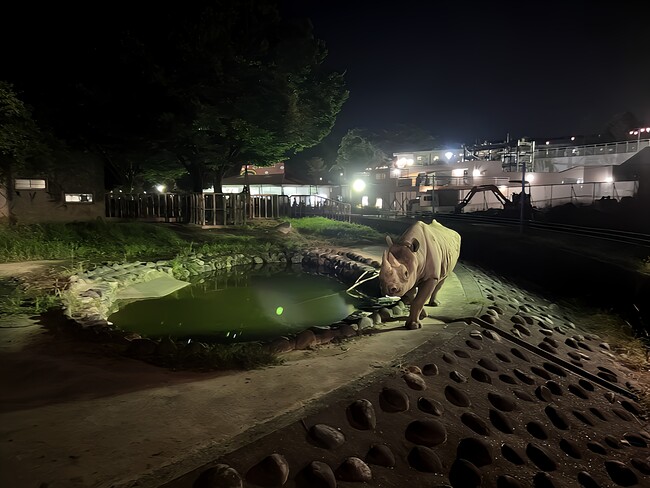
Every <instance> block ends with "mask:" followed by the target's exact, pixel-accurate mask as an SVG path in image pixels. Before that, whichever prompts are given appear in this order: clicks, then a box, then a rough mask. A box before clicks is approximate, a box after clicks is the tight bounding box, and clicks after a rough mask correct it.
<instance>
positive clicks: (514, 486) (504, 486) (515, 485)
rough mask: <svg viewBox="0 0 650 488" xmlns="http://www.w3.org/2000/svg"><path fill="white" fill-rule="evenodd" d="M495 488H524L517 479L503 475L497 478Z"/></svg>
mask: <svg viewBox="0 0 650 488" xmlns="http://www.w3.org/2000/svg"><path fill="white" fill-rule="evenodd" d="M497 488H524V485H522V484H521V483H520V482H519V480H517V478H513V477H512V476H510V475H507V474H504V475H501V476H499V477H498V478H497Z"/></svg>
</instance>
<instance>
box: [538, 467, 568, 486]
mask: <svg viewBox="0 0 650 488" xmlns="http://www.w3.org/2000/svg"><path fill="white" fill-rule="evenodd" d="M561 487H563V485H559V484H556V483H555V479H554V478H553V477H552V476H551V475H550V474H548V473H544V472H543V471H540V472H539V473H537V474H536V475H535V476H533V488H561Z"/></svg>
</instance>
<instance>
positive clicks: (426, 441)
mask: <svg viewBox="0 0 650 488" xmlns="http://www.w3.org/2000/svg"><path fill="white" fill-rule="evenodd" d="M405 436H406V438H407V439H408V440H409V441H411V442H413V443H414V444H418V445H421V446H426V447H433V446H437V445H439V444H442V443H444V442H445V441H446V440H447V429H445V426H444V425H442V424H441V423H440V422H438V421H437V420H432V419H426V420H414V421H413V422H411V423H410V424H409V425H408V427H407V428H406V433H405Z"/></svg>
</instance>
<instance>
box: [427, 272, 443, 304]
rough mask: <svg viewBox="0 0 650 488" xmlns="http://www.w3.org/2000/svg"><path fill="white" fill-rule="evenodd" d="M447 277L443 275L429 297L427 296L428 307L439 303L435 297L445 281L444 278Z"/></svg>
mask: <svg viewBox="0 0 650 488" xmlns="http://www.w3.org/2000/svg"><path fill="white" fill-rule="evenodd" d="M446 279H447V277H444V278H443V279H441V280H440V281H438V284H437V285H436V286H435V288H434V290H433V293H431V298H429V303H428V305H429V306H430V307H437V306H438V305H440V301H439V300H438V299H437V298H436V297H437V296H438V292H439V291H440V288H442V285H443V284H444V283H445V280H446Z"/></svg>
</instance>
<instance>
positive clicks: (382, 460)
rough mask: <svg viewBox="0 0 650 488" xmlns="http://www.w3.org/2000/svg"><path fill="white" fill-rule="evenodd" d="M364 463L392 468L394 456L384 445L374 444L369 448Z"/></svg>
mask: <svg viewBox="0 0 650 488" xmlns="http://www.w3.org/2000/svg"><path fill="white" fill-rule="evenodd" d="M366 462H367V463H369V464H375V465H377V466H385V467H387V468H392V467H393V466H395V455H394V454H393V451H391V450H390V447H388V446H387V445H385V444H374V445H372V446H370V449H369V450H368V453H367V454H366Z"/></svg>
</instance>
